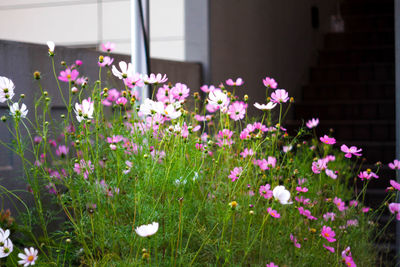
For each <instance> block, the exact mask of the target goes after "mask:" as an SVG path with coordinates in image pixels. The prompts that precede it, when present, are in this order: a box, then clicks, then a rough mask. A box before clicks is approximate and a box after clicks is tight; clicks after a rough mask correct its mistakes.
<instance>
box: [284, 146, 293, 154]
mask: <svg viewBox="0 0 400 267" xmlns="http://www.w3.org/2000/svg"><path fill="white" fill-rule="evenodd" d="M292 148H293V146H292V145H289V146H283V147H282V150H283V152H285V153H288V152H289V151H291V150H292Z"/></svg>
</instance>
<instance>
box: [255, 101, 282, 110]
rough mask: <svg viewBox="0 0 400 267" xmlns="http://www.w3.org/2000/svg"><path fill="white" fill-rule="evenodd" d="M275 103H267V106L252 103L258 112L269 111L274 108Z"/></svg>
mask: <svg viewBox="0 0 400 267" xmlns="http://www.w3.org/2000/svg"><path fill="white" fill-rule="evenodd" d="M276 105H277V103H273V102H268V104H266V105H265V104H258V103H257V102H256V103H254V106H255V107H256V108H258V109H260V110H271V109H273V108H274V107H276Z"/></svg>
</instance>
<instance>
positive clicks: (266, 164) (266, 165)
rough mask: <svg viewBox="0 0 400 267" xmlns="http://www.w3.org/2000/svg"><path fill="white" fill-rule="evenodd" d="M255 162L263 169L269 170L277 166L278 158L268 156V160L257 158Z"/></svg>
mask: <svg viewBox="0 0 400 267" xmlns="http://www.w3.org/2000/svg"><path fill="white" fill-rule="evenodd" d="M255 164H257V165H258V166H259V167H260V169H261V170H263V171H265V170H269V169H270V168H275V166H276V158H275V157H271V156H269V157H268V161H267V160H265V159H262V160H261V159H259V160H257V161H256V160H255Z"/></svg>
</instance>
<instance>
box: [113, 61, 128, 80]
mask: <svg viewBox="0 0 400 267" xmlns="http://www.w3.org/2000/svg"><path fill="white" fill-rule="evenodd" d="M119 68H120V69H121V71H119V70H118V69H117V68H116V67H115V65H113V66H112V69H111V71H112V73H113V74H114V76H117V77H118V78H120V79H125V78H127V77H128V74H129V73H132V72H133V65H132V63H128V64H126V62H125V61H120V62H119Z"/></svg>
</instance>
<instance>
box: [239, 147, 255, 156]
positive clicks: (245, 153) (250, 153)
mask: <svg viewBox="0 0 400 267" xmlns="http://www.w3.org/2000/svg"><path fill="white" fill-rule="evenodd" d="M253 155H254V151H253V149H251V148H250V149H247V148H245V149H244V150H243V152H241V153H240V156H242V157H243V158H246V157H247V156H253Z"/></svg>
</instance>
